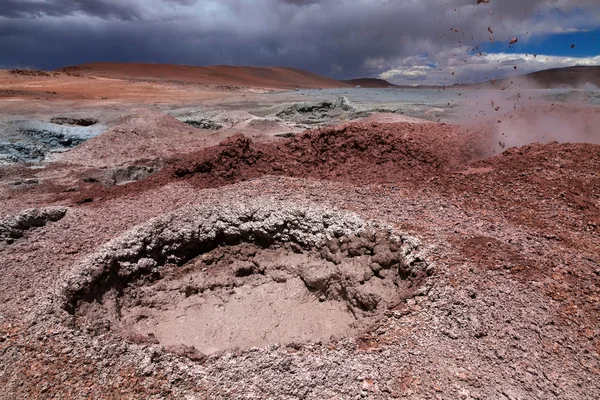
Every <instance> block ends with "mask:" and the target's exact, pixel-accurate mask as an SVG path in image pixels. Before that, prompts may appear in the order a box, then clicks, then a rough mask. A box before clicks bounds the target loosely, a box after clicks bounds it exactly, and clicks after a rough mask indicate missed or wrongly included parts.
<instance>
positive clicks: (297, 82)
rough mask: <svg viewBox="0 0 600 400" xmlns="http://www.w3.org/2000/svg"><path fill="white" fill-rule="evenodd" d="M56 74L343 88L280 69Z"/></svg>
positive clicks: (139, 68)
mask: <svg viewBox="0 0 600 400" xmlns="http://www.w3.org/2000/svg"><path fill="white" fill-rule="evenodd" d="M58 71H59V72H64V73H69V74H76V75H79V76H96V77H104V78H119V79H139V80H161V81H164V80H167V81H178V82H195V83H202V84H210V85H239V86H253V87H271V88H297V87H302V88H329V87H344V86H347V85H346V84H344V83H341V82H339V81H336V80H335V79H330V78H326V77H324V76H321V75H317V74H313V73H311V72H307V71H302V70H298V69H293V68H281V67H235V66H228V65H217V66H210V67H196V66H187V65H170V64H142V63H91V64H83V65H77V66H72V67H65V68H62V69H60V70H58Z"/></svg>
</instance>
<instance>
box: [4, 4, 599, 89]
mask: <svg viewBox="0 0 600 400" xmlns="http://www.w3.org/2000/svg"><path fill="white" fill-rule="evenodd" d="M0 3H1V4H0V65H4V66H29V67H38V68H58V67H61V66H64V65H71V64H78V63H84V62H91V61H142V62H164V63H184V64H197V65H202V64H204V65H206V64H238V65H240V64H246V65H248V64H254V65H284V66H292V67H297V68H302V69H308V70H311V71H315V72H318V73H322V74H326V75H331V76H336V77H340V78H343V77H353V76H359V75H376V74H381V73H385V72H386V71H396V70H398V71H400V72H402V71H404V72H405V77H404V78H402V74H398V75H397V76H398V77H399V78H397V79H406V80H407V81H411V82H412V81H414V80H416V79H420V78H419V77H422V76H424V75H427V74H426V73H425V72H424V70H423V65H426V64H427V63H428V61H427V60H428V57H429V58H431V59H432V60H433V59H434V58H436V57H437V58H440V56H441V55H442V54H443V55H444V56H443V59H441V60H437V61H435V63H436V64H446V65H447V66H450V65H451V64H452V63H453V62H455V61H456V60H458V59H459V58H460V57H461V54H463V53H464V54H466V53H467V50H468V49H469V48H470V46H472V45H475V44H477V43H481V42H485V41H487V40H488V37H489V34H488V31H487V27H488V26H490V25H493V27H494V29H493V30H494V40H498V41H504V40H508V38H510V37H511V36H512V35H515V34H519V35H521V34H523V35H525V32H528V34H531V35H533V34H535V33H536V32H538V33H541V32H545V31H550V30H556V29H562V28H564V29H573V28H580V27H581V26H585V25H586V24H593V23H594V21H596V23H597V21H598V18H596V17H597V15H596V14H594V12H597V10H596V11H594V10H595V8H594V7H593V4H592V3H594V1H591V0H562V1H561V2H556V1H554V0H547V1H546V0H542V1H540V0H503V1H494V0H492V1H491V3H489V4H485V5H479V6H477V5H476V1H475V0H455V1H452V0H448V1H446V0H431V1H395V0H394V1H392V0H347V1H344V0H214V1H210V0H71V1H69V0H46V1H40V0H36V1H34V0H30V1H24V0H0ZM559 6H560V7H561V8H562V9H564V10H569V9H574V8H576V7H583V8H585V7H588V9H587V10H588V13H587V14H581V13H580V14H578V16H577V18H575V17H573V18H571V19H569V18H566V17H563V18H562V19H561V20H560V21H557V20H554V19H553V18H554V17H552V15H551V14H548V13H549V12H550V10H553V9H554V8H556V7H559ZM490 12H491V13H490ZM582 15H583V16H582ZM590 21H592V22H590ZM521 40H526V38H523V39H521ZM471 61H473V62H475V60H471ZM432 62H433V61H432ZM478 69H481V67H478ZM389 76H390V77H393V76H394V75H389Z"/></svg>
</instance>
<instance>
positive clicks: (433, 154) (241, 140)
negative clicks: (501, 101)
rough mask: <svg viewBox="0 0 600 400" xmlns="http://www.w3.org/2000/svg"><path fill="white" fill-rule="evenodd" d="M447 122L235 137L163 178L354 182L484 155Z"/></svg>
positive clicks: (210, 183) (211, 182)
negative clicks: (260, 138)
mask: <svg viewBox="0 0 600 400" xmlns="http://www.w3.org/2000/svg"><path fill="white" fill-rule="evenodd" d="M459 138H460V134H459V133H458V132H457V131H456V129H455V128H454V127H452V126H450V125H445V124H410V123H398V124H351V125H346V126H342V127H336V128H329V129H326V130H316V131H307V132H305V133H303V134H301V135H299V136H296V137H294V138H292V139H290V140H289V141H286V142H283V143H281V142H279V143H253V142H252V141H251V140H250V139H248V138H246V137H244V136H243V135H236V136H233V137H231V138H229V139H228V140H226V141H224V142H223V143H221V144H220V145H219V146H216V147H212V148H208V149H205V150H202V151H200V152H198V153H195V154H192V155H190V156H189V157H187V160H186V161H184V162H183V163H181V164H178V165H177V166H175V167H174V168H173V169H172V170H171V171H167V172H166V173H167V174H170V175H171V176H170V177H169V176H167V177H164V178H167V179H170V178H171V177H172V176H175V177H177V178H185V179H189V180H190V181H191V182H193V183H194V184H196V185H198V186H201V187H214V186H221V185H223V184H226V183H231V182H237V181H242V180H246V179H250V178H255V177H258V176H261V175H287V176H291V177H309V178H318V179H332V180H338V181H348V182H356V183H379V182H395V181H400V180H404V179H406V178H408V177H414V176H421V175H424V174H425V175H428V174H431V173H434V172H438V173H439V172H440V171H444V170H448V169H452V168H455V167H456V166H458V165H461V164H462V163H465V162H468V161H469V160H471V159H473V158H474V157H477V156H478V155H480V154H483V152H482V153H477V152H475V151H473V152H472V151H471V150H470V149H467V148H465V147H464V146H461V144H460V139H459Z"/></svg>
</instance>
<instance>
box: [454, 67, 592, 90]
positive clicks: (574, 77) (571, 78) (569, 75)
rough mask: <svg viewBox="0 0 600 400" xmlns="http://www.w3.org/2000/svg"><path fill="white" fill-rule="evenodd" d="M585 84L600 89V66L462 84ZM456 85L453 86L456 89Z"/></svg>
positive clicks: (570, 86)
mask: <svg viewBox="0 0 600 400" xmlns="http://www.w3.org/2000/svg"><path fill="white" fill-rule="evenodd" d="M586 84H591V85H594V86H596V87H600V66H577V67H565V68H552V69H546V70H542V71H537V72H532V73H530V74H525V75H519V76H514V77H511V78H504V79H499V80H497V81H494V82H492V81H488V82H483V83H475V84H462V85H460V86H461V87H468V88H475V89H478V88H486V89H490V88H492V87H496V88H509V89H510V88H515V89H517V88H520V89H523V88H539V89H556V88H579V87H582V86H584V85H586ZM456 86H458V85H453V87H456Z"/></svg>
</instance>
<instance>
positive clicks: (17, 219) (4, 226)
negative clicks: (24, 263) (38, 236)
mask: <svg viewBox="0 0 600 400" xmlns="http://www.w3.org/2000/svg"><path fill="white" fill-rule="evenodd" d="M66 213H67V208H65V207H48V208H43V209H40V210H38V209H31V210H25V211H22V212H20V213H19V214H16V215H11V216H8V217H6V218H3V219H0V240H4V241H6V242H7V243H12V242H13V241H14V240H15V239H19V238H21V237H23V235H24V234H25V232H27V231H28V230H30V229H34V228H39V227H42V226H44V225H46V224H47V223H49V222H56V221H58V220H60V219H61V218H63V217H64V216H65V214H66Z"/></svg>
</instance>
